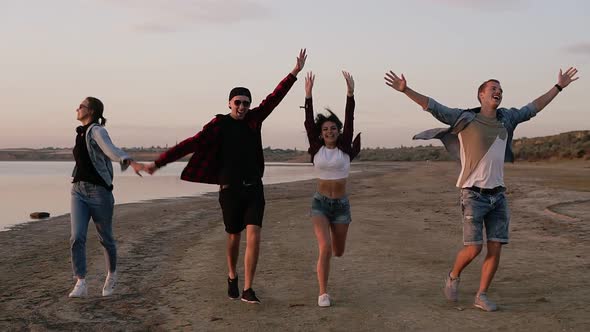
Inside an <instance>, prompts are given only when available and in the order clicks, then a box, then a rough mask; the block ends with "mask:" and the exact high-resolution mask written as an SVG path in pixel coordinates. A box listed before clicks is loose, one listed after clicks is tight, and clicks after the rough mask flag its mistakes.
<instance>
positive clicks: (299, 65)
mask: <svg viewBox="0 0 590 332" xmlns="http://www.w3.org/2000/svg"><path fill="white" fill-rule="evenodd" d="M305 60H307V49H305V48H302V49H301V50H299V56H298V57H297V62H296V63H295V68H293V70H292V71H291V74H293V76H297V74H299V72H300V71H301V70H302V69H303V66H305Z"/></svg>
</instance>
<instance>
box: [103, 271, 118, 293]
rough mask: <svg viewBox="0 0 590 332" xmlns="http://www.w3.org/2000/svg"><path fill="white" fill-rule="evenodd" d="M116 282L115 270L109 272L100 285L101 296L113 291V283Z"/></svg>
mask: <svg viewBox="0 0 590 332" xmlns="http://www.w3.org/2000/svg"><path fill="white" fill-rule="evenodd" d="M116 283H117V271H114V272H109V273H108V274H107V277H106V279H105V281H104V286H103V287H102V296H111V295H113V292H114V291H115V284H116Z"/></svg>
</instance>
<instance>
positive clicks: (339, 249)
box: [330, 224, 349, 257]
mask: <svg viewBox="0 0 590 332" xmlns="http://www.w3.org/2000/svg"><path fill="white" fill-rule="evenodd" d="M348 226H349V224H331V225H330V230H331V233H332V252H333V253H334V256H336V257H341V256H342V255H344V249H345V248H346V235H347V234H348Z"/></svg>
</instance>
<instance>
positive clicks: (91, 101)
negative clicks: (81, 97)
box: [86, 97, 107, 126]
mask: <svg viewBox="0 0 590 332" xmlns="http://www.w3.org/2000/svg"><path fill="white" fill-rule="evenodd" d="M86 100H87V101H88V108H89V109H91V110H92V111H93V112H92V122H94V123H98V124H100V125H101V126H104V125H105V124H106V123H107V119H105V117H104V116H102V113H103V112H104V104H103V103H102V101H100V99H98V98H95V97H86Z"/></svg>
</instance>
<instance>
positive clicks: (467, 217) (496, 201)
mask: <svg viewBox="0 0 590 332" xmlns="http://www.w3.org/2000/svg"><path fill="white" fill-rule="evenodd" d="M461 212H462V214H463V244H464V245H475V244H483V242H484V241H483V228H484V227H485V230H486V238H487V241H492V242H500V243H502V244H506V243H508V237H509V230H508V228H509V226H510V211H509V210H508V202H507V200H506V195H505V193H504V191H500V192H498V193H496V194H481V193H479V192H476V191H473V190H470V189H466V188H463V189H461Z"/></svg>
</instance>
